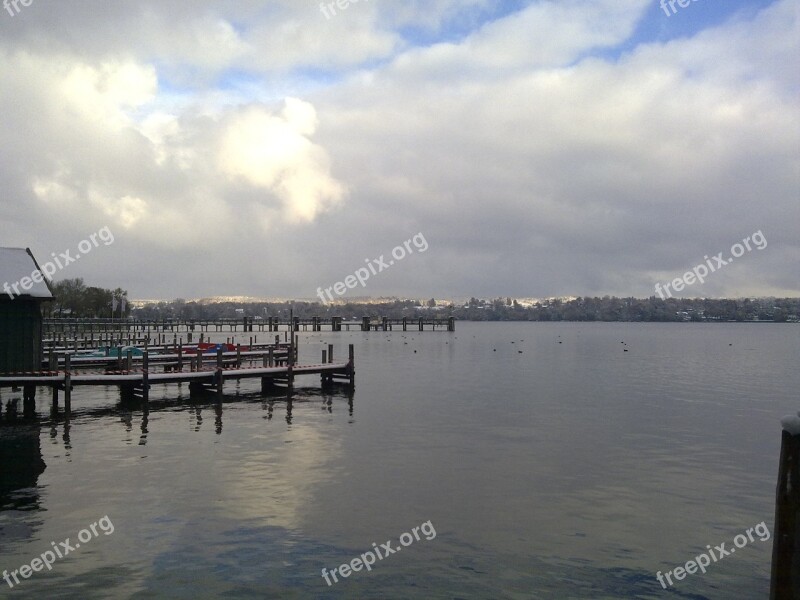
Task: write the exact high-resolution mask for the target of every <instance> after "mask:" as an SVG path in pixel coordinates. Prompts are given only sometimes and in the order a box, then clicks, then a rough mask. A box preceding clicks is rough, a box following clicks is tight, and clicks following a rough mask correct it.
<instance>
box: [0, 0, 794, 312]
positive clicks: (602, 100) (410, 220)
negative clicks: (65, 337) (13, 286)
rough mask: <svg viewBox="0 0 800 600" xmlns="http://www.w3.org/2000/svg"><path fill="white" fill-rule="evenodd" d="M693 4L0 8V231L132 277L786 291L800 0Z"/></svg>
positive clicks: (492, 292) (484, 0)
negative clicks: (703, 267) (692, 275)
mask: <svg viewBox="0 0 800 600" xmlns="http://www.w3.org/2000/svg"><path fill="white" fill-rule="evenodd" d="M0 1H2V0H0ZM681 1H682V2H684V3H685V4H686V6H683V7H682V6H680V5H679V4H678V3H677V2H673V3H672V8H670V5H669V3H668V2H667V3H665V5H664V6H661V5H659V3H658V1H651V0H587V1H584V0H564V1H558V0H549V1H542V0H499V1H491V0H360V1H359V2H354V1H353V0H350V1H349V2H345V1H344V0H340V4H339V5H337V4H336V3H327V2H326V3H324V4H320V3H319V2H317V1H306V0H263V1H256V0H194V1H192V2H186V1H185V0H136V1H111V0H80V1H78V0H32V1H31V0H25V2H26V3H28V4H29V5H28V6H25V5H24V4H23V3H22V1H21V0H20V1H18V2H8V4H7V5H6V6H5V7H4V8H3V9H2V10H0V142H2V143H0V246H4V247H30V248H31V250H32V251H33V253H34V255H35V256H36V257H37V259H38V260H39V262H40V263H43V262H46V261H51V262H52V263H53V264H54V265H57V266H56V273H55V275H54V277H55V279H56V280H59V279H64V278H74V277H82V278H84V280H85V282H86V283H87V284H88V285H97V286H100V287H105V288H117V287H121V288H124V289H126V290H128V293H129V297H131V298H134V299H173V298H187V299H188V298H199V297H208V296H220V295H226V296H232V295H243V296H253V297H280V298H297V299H300V298H309V299H313V298H315V297H316V298H325V299H326V300H327V299H328V298H334V299H341V300H346V299H348V298H354V297H360V296H372V297H379V296H401V297H409V298H429V297H435V298H437V299H438V298H464V297H470V296H476V297H498V296H502V297H505V296H511V297H518V298H530V297H552V296H602V295H606V294H609V295H618V296H636V297H649V296H653V295H655V294H656V289H655V286H656V284H660V285H662V286H663V285H664V284H666V283H669V282H673V288H672V289H671V290H670V291H669V293H672V294H674V295H675V296H676V297H743V296H798V295H800V102H798V100H800V97H799V96H800V85H799V82H800V81H799V80H800V52H798V50H799V49H800V48H799V46H800V25H799V19H798V15H799V14H800V10H799V8H798V7H800V0H774V1H769V0H748V1H743V0H692V1H688V0H681ZM340 6H344V7H345V8H340ZM92 236H94V240H92ZM745 240H747V241H746V242H745ZM762 240H763V242H762ZM736 244H741V245H740V246H737V245H736ZM64 253H67V255H68V256H69V258H67V257H65V256H64ZM393 253H394V254H393ZM719 253H722V255H721V258H722V260H723V261H724V262H725V264H720V263H719V262H718V261H716V260H715V259H714V257H716V256H720V254H719ZM732 253H733V254H736V255H737V256H736V257H735V258H734V260H733V261H729V260H728V259H730V258H732V257H733V256H732ZM59 263H60V264H59ZM701 265H706V266H708V267H709V268H707V270H708V271H709V273H708V275H707V276H704V277H703V281H702V282H701V281H699V280H698V278H697V277H695V278H694V280H693V281H690V280H691V279H692V278H688V277H685V275H684V274H685V273H687V272H691V271H692V270H693V269H696V270H695V271H694V272H695V273H697V274H699V275H702V274H703V273H702V270H701V269H699V267H700V266H701ZM710 267H714V268H713V269H711V268H710ZM676 279H683V285H681V282H678V283H677V285H675V284H674V282H675V280H676ZM337 282H341V284H340V285H339V287H338V290H339V291H337V288H336V287H335V286H336V284H337ZM678 288H683V289H682V290H681V291H678ZM326 289H327V290H328V291H327V292H325V290H326ZM662 289H663V288H662ZM342 290H343V291H342ZM325 294H327V296H326V295H325Z"/></svg>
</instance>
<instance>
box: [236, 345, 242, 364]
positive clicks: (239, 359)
mask: <svg viewBox="0 0 800 600" xmlns="http://www.w3.org/2000/svg"><path fill="white" fill-rule="evenodd" d="M236 368H237V369H241V368H242V345H241V344H236Z"/></svg>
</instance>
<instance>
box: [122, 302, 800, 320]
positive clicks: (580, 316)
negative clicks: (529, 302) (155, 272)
mask: <svg viewBox="0 0 800 600" xmlns="http://www.w3.org/2000/svg"><path fill="white" fill-rule="evenodd" d="M290 310H293V311H294V315H295V316H297V317H301V318H302V317H314V316H319V317H330V316H341V317H344V318H345V319H360V318H361V317H364V316H369V317H383V316H385V317H390V318H402V317H409V318H419V317H421V316H432V315H436V316H439V317H442V318H446V317H450V316H452V317H455V318H457V319H460V320H464V321H657V322H681V321H694V322H707V321H776V322H786V321H796V320H798V317H799V316H800V298H756V299H736V300H732V299H699V298H698V299H678V298H670V299H667V300H661V299H660V298H656V297H651V298H644V299H640V298H617V297H612V296H604V297H602V298H597V297H594V298H588V297H586V298H575V299H574V300H568V301H564V300H558V299H552V300H547V301H542V302H540V303H538V304H535V305H533V306H523V305H521V304H519V303H518V302H517V301H516V300H512V299H511V298H497V299H494V300H481V299H477V298H471V299H470V300H469V302H467V303H465V304H448V305H441V304H439V305H437V304H436V302H435V300H434V299H433V298H431V299H430V300H427V301H425V302H420V301H415V300H387V301H385V302H381V303H362V302H351V303H345V304H336V305H333V306H331V305H322V304H320V303H318V302H251V303H241V302H215V303H211V302H196V301H188V302H187V301H186V300H182V299H178V300H174V301H171V302H159V303H152V304H147V305H145V306H142V307H139V308H136V309H134V310H133V311H132V312H131V316H133V317H136V318H141V319H170V318H183V319H197V320H201V319H216V318H237V317H242V316H249V317H261V318H264V319H266V318H267V317H279V318H281V319H284V320H285V319H287V318H288V317H289V311H290Z"/></svg>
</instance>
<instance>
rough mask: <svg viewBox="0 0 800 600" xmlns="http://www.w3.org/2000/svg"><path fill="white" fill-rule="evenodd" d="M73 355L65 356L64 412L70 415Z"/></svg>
mask: <svg viewBox="0 0 800 600" xmlns="http://www.w3.org/2000/svg"><path fill="white" fill-rule="evenodd" d="M71 369H72V356H71V355H70V354H67V355H66V356H64V412H65V413H66V414H67V415H69V413H70V411H71V410H72V373H70V370H71Z"/></svg>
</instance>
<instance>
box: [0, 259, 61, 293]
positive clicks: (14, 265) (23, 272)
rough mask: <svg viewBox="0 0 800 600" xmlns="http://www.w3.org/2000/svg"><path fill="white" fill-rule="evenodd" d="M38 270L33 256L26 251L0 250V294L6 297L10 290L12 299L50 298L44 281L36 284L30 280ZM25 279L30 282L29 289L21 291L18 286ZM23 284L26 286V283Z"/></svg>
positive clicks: (20, 287)
mask: <svg viewBox="0 0 800 600" xmlns="http://www.w3.org/2000/svg"><path fill="white" fill-rule="evenodd" d="M38 270H39V268H38V267H37V266H36V261H35V260H34V258H33V255H32V254H30V253H29V251H28V250H27V249H25V248H0V285H2V286H3V289H2V290H0V293H2V295H3V296H4V297H8V294H9V291H8V290H9V289H11V290H12V291H11V294H13V295H14V297H16V296H17V295H20V296H29V297H31V298H47V299H50V298H52V297H53V294H52V293H51V292H50V288H49V287H47V284H46V283H45V282H44V281H40V282H36V281H32V280H31V275H32V274H33V273H34V272H35V271H38ZM25 277H27V278H28V280H31V281H30V283H31V287H30V289H27V290H26V289H23V288H22V286H21V285H20V282H21V281H22V279H23V278H25ZM25 283H26V284H27V283H28V281H26V282H25ZM15 284H17V290H19V294H17V293H16V291H14V288H13V286H14V285H15Z"/></svg>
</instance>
